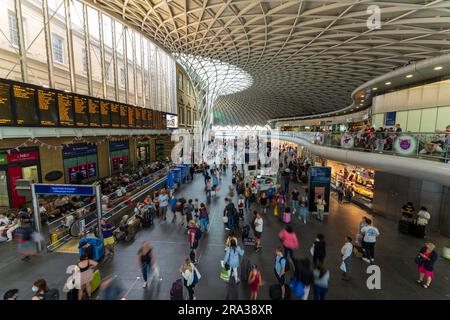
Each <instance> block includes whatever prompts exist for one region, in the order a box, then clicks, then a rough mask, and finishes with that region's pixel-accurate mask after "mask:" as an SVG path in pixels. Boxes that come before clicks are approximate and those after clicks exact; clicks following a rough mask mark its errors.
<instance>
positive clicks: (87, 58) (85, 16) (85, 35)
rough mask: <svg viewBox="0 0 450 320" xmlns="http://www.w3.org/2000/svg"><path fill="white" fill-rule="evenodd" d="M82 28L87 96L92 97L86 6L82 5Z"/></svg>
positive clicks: (89, 40) (89, 39)
mask: <svg viewBox="0 0 450 320" xmlns="http://www.w3.org/2000/svg"><path fill="white" fill-rule="evenodd" d="M83 28H84V47H85V50H86V60H87V63H86V64H87V80H88V92H89V95H90V96H92V95H93V91H94V90H93V87H92V68H91V66H92V64H91V38H90V35H89V21H88V12H87V5H86V4H85V3H83Z"/></svg>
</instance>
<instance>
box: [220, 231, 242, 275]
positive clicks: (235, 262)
mask: <svg viewBox="0 0 450 320" xmlns="http://www.w3.org/2000/svg"><path fill="white" fill-rule="evenodd" d="M243 255H244V250H242V249H241V247H239V246H238V245H237V243H236V240H235V239H232V240H231V243H230V247H229V248H227V251H226V253H225V257H224V258H223V260H224V262H225V265H226V266H228V279H230V277H231V276H234V279H235V280H236V283H239V281H240V280H239V278H238V268H239V256H241V257H242V256H243Z"/></svg>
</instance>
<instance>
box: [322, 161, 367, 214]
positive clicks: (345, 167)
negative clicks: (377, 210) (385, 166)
mask: <svg viewBox="0 0 450 320" xmlns="http://www.w3.org/2000/svg"><path fill="white" fill-rule="evenodd" d="M326 165H327V166H328V167H331V187H332V188H333V189H336V188H337V186H338V185H339V184H341V183H342V184H343V185H345V186H346V187H347V188H349V187H352V188H353V191H354V196H353V198H352V201H354V202H356V203H357V204H360V205H362V206H364V207H366V208H368V209H372V202H373V190H374V187H375V171H374V170H372V169H370V168H363V167H360V166H356V165H352V164H348V163H341V162H336V161H331V160H327V161H326Z"/></svg>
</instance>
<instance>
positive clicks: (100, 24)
mask: <svg viewBox="0 0 450 320" xmlns="http://www.w3.org/2000/svg"><path fill="white" fill-rule="evenodd" d="M98 31H99V36H100V39H99V40H100V64H101V68H102V94H103V95H102V97H103V99H106V95H107V92H106V63H105V43H104V34H103V15H102V13H101V12H100V11H98ZM109 67H110V68H111V65H110V66H109ZM109 71H111V70H109Z"/></svg>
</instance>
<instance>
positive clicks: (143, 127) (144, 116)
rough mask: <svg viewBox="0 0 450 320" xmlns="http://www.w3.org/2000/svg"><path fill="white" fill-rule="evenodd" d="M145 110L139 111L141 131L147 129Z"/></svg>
mask: <svg viewBox="0 0 450 320" xmlns="http://www.w3.org/2000/svg"><path fill="white" fill-rule="evenodd" d="M147 110H148V109H145V108H142V109H141V119H142V120H141V121H142V124H141V128H142V129H147V128H148V121H147Z"/></svg>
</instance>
